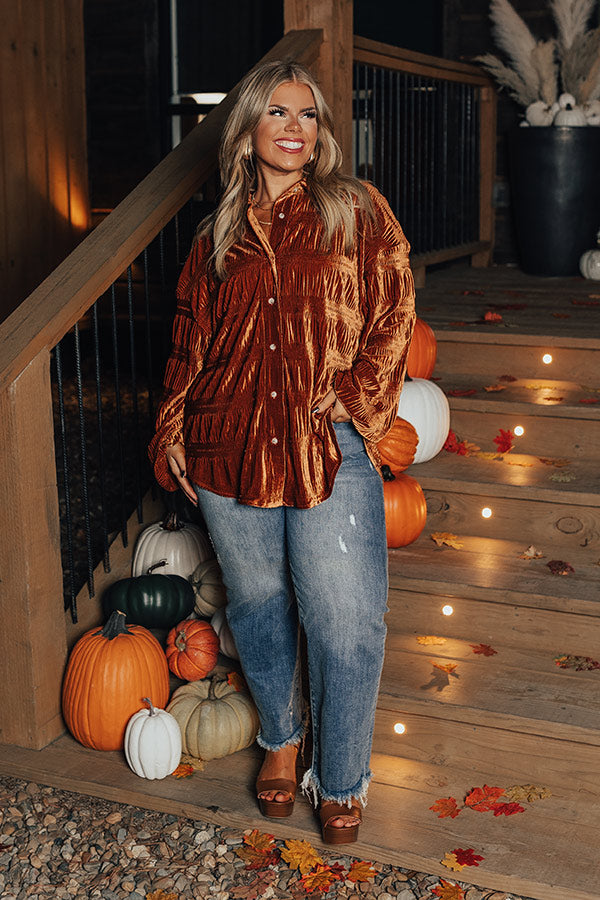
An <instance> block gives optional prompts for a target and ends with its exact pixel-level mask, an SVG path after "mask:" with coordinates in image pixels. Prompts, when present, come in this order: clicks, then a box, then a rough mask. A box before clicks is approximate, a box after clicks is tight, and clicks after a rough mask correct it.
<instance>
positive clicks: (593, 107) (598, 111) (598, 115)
mask: <svg viewBox="0 0 600 900" xmlns="http://www.w3.org/2000/svg"><path fill="white" fill-rule="evenodd" d="M583 112H584V113H585V117H586V119H587V123H588V125H600V100H590V101H589V102H588V103H584V104H583Z"/></svg>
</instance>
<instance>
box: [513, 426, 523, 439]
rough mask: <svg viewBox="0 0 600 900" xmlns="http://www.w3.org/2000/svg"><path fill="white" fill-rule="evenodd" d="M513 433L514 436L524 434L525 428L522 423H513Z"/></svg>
mask: <svg viewBox="0 0 600 900" xmlns="http://www.w3.org/2000/svg"><path fill="white" fill-rule="evenodd" d="M514 434H515V435H516V437H522V436H523V435H524V434H525V429H524V428H523V426H522V425H515V430H514Z"/></svg>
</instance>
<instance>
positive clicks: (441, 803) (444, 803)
mask: <svg viewBox="0 0 600 900" xmlns="http://www.w3.org/2000/svg"><path fill="white" fill-rule="evenodd" d="M429 809H431V810H433V812H436V813H438V819H448V818H450V819H455V818H456V817H457V815H458V814H459V813H460V807H459V806H458V804H457V802H456V800H455V799H454V797H442V798H441V799H440V800H436V801H435V803H434V804H433V806H430V807H429Z"/></svg>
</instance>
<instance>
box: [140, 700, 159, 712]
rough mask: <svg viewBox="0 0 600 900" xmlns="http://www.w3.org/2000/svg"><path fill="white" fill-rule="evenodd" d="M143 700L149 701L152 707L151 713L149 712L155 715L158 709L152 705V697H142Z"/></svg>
mask: <svg viewBox="0 0 600 900" xmlns="http://www.w3.org/2000/svg"><path fill="white" fill-rule="evenodd" d="M142 700H143V701H144V702H145V703H147V704H148V706H149V707H150V713H149V714H150V715H151V716H155V715H156V710H155V709H154V707H153V706H152V700H151V699H150V697H142Z"/></svg>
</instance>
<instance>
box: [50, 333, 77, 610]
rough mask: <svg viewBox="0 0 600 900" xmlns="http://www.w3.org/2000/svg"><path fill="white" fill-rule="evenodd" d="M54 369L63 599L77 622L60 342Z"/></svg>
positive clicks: (55, 351) (56, 350) (57, 346)
mask: <svg viewBox="0 0 600 900" xmlns="http://www.w3.org/2000/svg"><path fill="white" fill-rule="evenodd" d="M54 363H55V367H56V387H57V393H58V421H59V428H60V442H61V459H62V470H63V495H64V503H65V515H64V525H65V533H66V538H67V567H68V575H67V581H68V585H69V587H68V591H67V592H65V593H66V597H65V609H70V611H71V620H72V621H73V622H77V599H76V598H77V595H76V592H75V557H74V554H73V518H72V510H71V485H70V478H71V472H70V466H69V454H68V451H67V420H66V417H65V398H64V394H63V373H62V355H61V346H60V342H59V343H58V344H57V345H56V347H55V348H54Z"/></svg>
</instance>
